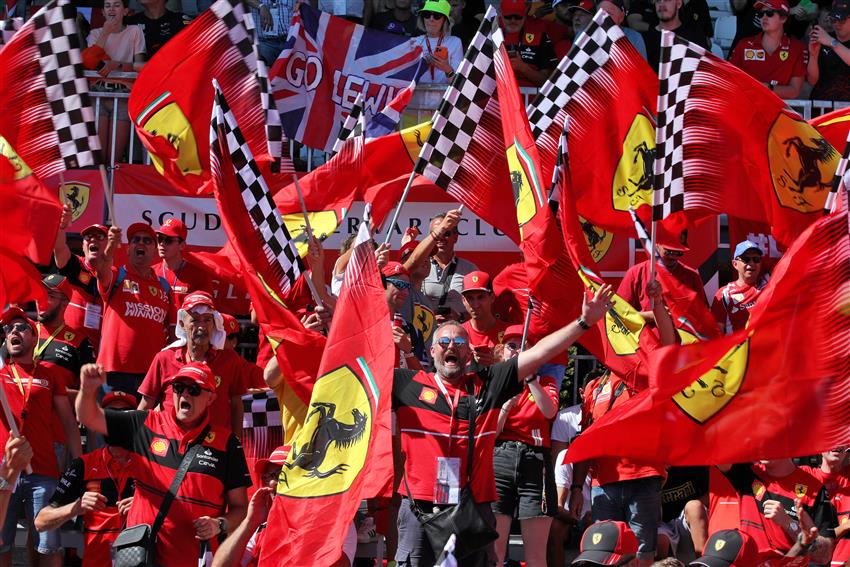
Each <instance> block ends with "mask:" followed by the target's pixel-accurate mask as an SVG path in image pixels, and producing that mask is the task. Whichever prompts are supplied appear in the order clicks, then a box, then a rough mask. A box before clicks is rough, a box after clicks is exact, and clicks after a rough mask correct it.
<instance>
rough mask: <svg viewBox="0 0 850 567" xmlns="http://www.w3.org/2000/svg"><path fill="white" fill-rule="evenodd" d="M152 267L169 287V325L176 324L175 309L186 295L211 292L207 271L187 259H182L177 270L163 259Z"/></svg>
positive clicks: (210, 280) (181, 303)
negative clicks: (172, 268) (171, 268)
mask: <svg viewBox="0 0 850 567" xmlns="http://www.w3.org/2000/svg"><path fill="white" fill-rule="evenodd" d="M154 268H155V270H156V275H157V276H160V277H162V278H165V281H167V282H168V287H169V288H170V289H171V311H170V312H169V317H168V323H169V324H170V325H176V324H177V311H178V310H179V309H180V307H181V306H182V305H183V300H184V299H185V298H186V296H187V295H189V294H190V293H192V292H194V291H206V292H208V293H212V279H211V278H210V274H209V272H207V270H205V269H204V268H203V267H201V266H198V265H197V264H194V263H192V262H190V261H189V260H183V265H182V266H181V267H180V268H179V269H178V270H177V271H172V270H170V269H169V268H168V265H167V264H166V263H165V260H163V261H161V262H160V263H159V265H155V266H154Z"/></svg>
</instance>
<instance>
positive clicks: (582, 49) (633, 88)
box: [529, 11, 658, 236]
mask: <svg viewBox="0 0 850 567" xmlns="http://www.w3.org/2000/svg"><path fill="white" fill-rule="evenodd" d="M582 62H583V65H582ZM576 65H582V69H581V70H580V71H579V72H576V70H575V66H576ZM657 98H658V78H657V76H656V75H655V72H654V71H653V70H652V69H651V68H650V67H649V65H647V63H646V61H644V59H643V58H642V57H641V56H640V54H639V53H638V52H637V50H635V48H634V46H633V45H632V43H631V42H630V41H629V40H628V38H626V36H625V35H623V31H622V29H621V28H620V27H619V26H617V25H616V24H615V23H614V22H613V21H612V20H611V19H610V17H608V15H607V14H606V13H605V12H604V11H602V12H597V13H596V15H595V16H594V18H593V21H592V22H591V23H590V24H589V25H588V27H587V29H585V30H584V32H583V33H582V34H581V35H580V36H579V37H578V38H577V39H576V42H575V44H574V45H573V47H572V49H571V51H570V54H569V56H568V57H566V58H564V59H563V60H562V61H561V63H559V65H558V70H557V71H556V72H555V73H554V74H553V76H552V77H551V78H550V80H549V83H547V86H544V87H543V88H542V89H541V93H540V95H538V98H537V99H536V100H535V101H534V102H533V103H532V104H531V105H529V117H530V119H531V123H532V131H533V133H534V135H535V136H536V139H537V147H538V148H539V150H540V161H541V164H542V167H543V171H542V173H543V176H544V179H548V178H549V176H551V174H552V170H553V168H554V167H555V164H556V161H557V153H558V141H559V138H560V136H561V131H562V130H563V128H564V122H565V120H566V118H567V117H568V116H569V120H570V140H569V144H570V147H569V151H570V155H571V157H572V164H571V172H570V173H571V176H572V186H573V194H574V195H575V199H576V208H577V209H578V212H579V214H580V215H581V216H582V217H584V218H585V219H587V220H588V221H590V222H591V223H592V224H593V225H595V226H598V227H602V228H604V229H606V230H610V231H613V232H616V233H618V234H623V235H627V236H631V234H632V220H631V217H630V216H629V206H631V207H632V208H634V209H635V210H636V211H638V213H639V214H641V215H642V216H643V217H645V218H648V217H649V214H650V213H649V211H648V210H647V209H646V208H644V207H643V205H651V204H652V185H653V164H654V159H655V119H654V114H655V103H656V99H657ZM550 103H551V105H552V108H554V109H555V110H557V114H554V118H553V117H552V116H550V114H552V111H549V112H546V111H545V110H544V109H546V108H549V104H550Z"/></svg>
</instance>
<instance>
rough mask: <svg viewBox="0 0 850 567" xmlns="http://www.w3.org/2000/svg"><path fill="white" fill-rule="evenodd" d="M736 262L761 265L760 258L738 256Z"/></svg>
mask: <svg viewBox="0 0 850 567" xmlns="http://www.w3.org/2000/svg"><path fill="white" fill-rule="evenodd" d="M738 260H740V261H741V262H743V263H745V264H761V256H738Z"/></svg>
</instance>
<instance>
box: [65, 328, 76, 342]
mask: <svg viewBox="0 0 850 567" xmlns="http://www.w3.org/2000/svg"><path fill="white" fill-rule="evenodd" d="M76 336H77V335H75V334H74V333H73V332H72V331H65V334H64V335H62V339H63V340H64V341H65V342H68V343H69V342H71V341H73V340H74V337H76Z"/></svg>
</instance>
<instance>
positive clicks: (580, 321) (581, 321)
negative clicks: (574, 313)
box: [576, 317, 590, 331]
mask: <svg viewBox="0 0 850 567" xmlns="http://www.w3.org/2000/svg"><path fill="white" fill-rule="evenodd" d="M576 323H578V326H579V327H581V328H582V329H584V330H585V331H589V330H590V325H588V324H587V321H585V320H584V318H582V317H579V318H578V319H576Z"/></svg>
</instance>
